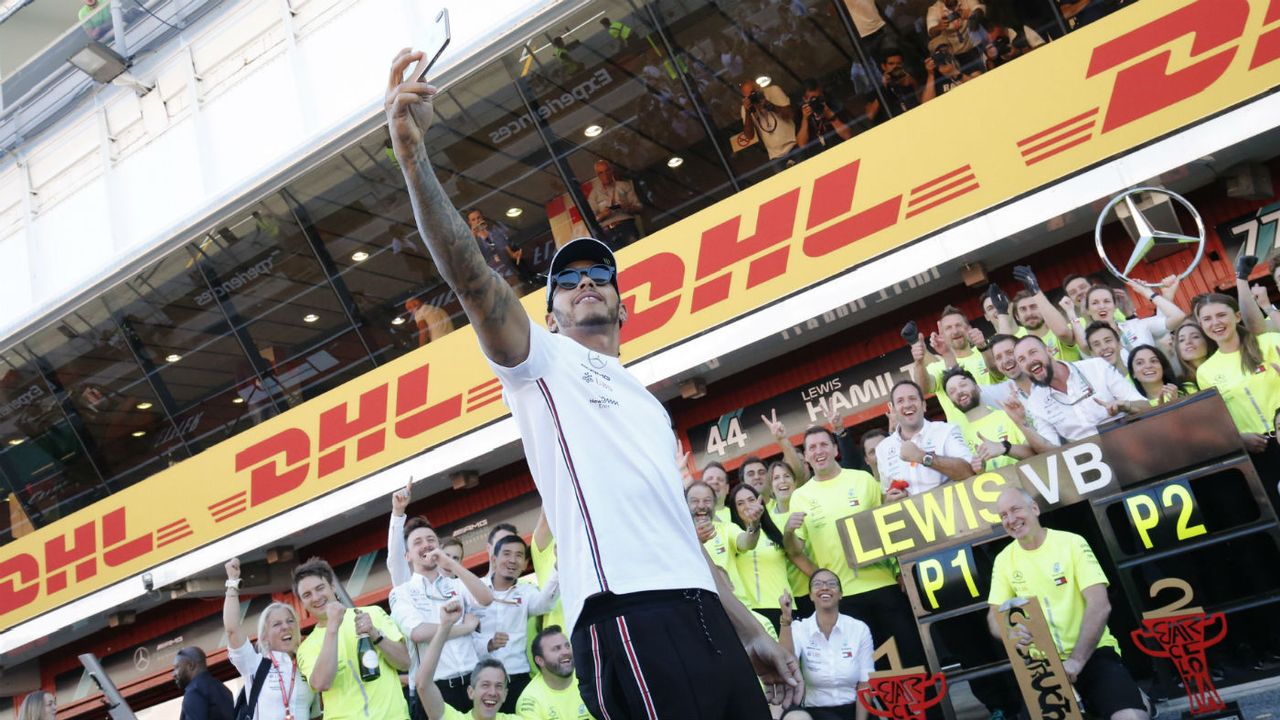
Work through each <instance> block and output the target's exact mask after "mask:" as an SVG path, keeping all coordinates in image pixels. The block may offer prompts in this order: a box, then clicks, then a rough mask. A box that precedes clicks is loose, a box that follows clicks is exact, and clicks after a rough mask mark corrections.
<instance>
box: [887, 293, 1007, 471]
mask: <svg viewBox="0 0 1280 720" xmlns="http://www.w3.org/2000/svg"><path fill="white" fill-rule="evenodd" d="M902 336H903V337H904V338H907V337H913V338H914V339H915V342H910V340H909V341H908V342H910V345H911V357H912V360H913V362H912V365H911V371H910V373H911V380H912V381H914V382H915V384H916V385H917V386H919V387H921V388H922V389H923V390H924V391H925V392H926V393H937V395H938V397H939V398H942V397H944V396H945V395H946V393H944V392H943V390H942V373H944V372H946V370H947V368H949V367H955V366H959V367H962V368H964V369H965V370H968V371H969V374H971V375H973V376H974V377H975V378H978V381H979V382H980V383H981V384H983V385H990V384H992V383H993V382H995V378H994V377H993V376H992V375H991V372H990V371H989V370H988V369H987V361H986V358H984V357H983V353H985V352H987V350H988V349H989V348H988V346H987V345H985V344H984V343H985V339H984V338H983V336H982V331H981V330H979V329H977V328H975V327H973V326H972V325H970V324H969V319H968V318H967V317H965V314H964V313H963V312H962V311H961V310H960V309H959V308H957V307H955V306H952V305H948V306H946V307H945V308H943V309H942V315H941V316H939V318H938V331H937V332H935V333H932V334H930V335H929V339H928V348H927V349H931V350H932V351H933V353H934V355H936V356H937V357H938V358H940V359H938V360H935V361H933V362H931V363H929V364H928V365H927V366H926V365H925V363H926V362H928V359H929V353H928V352H927V349H926V345H925V339H924V336H923V335H921V334H920V333H919V332H918V330H917V329H916V324H915V322H914V321H912V322H910V323H908V324H907V326H906V327H904V328H903V329H902ZM942 411H943V412H944V413H946V416H947V420H949V421H951V422H959V421H960V420H961V419H962V417H961V415H960V414H959V413H958V412H957V411H956V409H955V408H954V407H952V406H951V404H950V403H948V402H943V403H942ZM882 477H883V476H882Z"/></svg>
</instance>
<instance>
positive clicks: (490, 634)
mask: <svg viewBox="0 0 1280 720" xmlns="http://www.w3.org/2000/svg"><path fill="white" fill-rule="evenodd" d="M492 558H493V559H492V563H493V565H492V567H493V572H491V573H489V576H488V577H486V578H485V579H484V580H482V581H481V582H483V583H484V584H485V585H486V586H488V587H489V589H490V591H491V592H492V593H493V602H492V603H490V604H489V606H488V607H484V608H478V609H477V610H476V611H475V614H476V617H478V618H479V619H480V630H479V633H480V635H479V642H480V643H481V645H482V647H483V648H484V650H485V652H486V653H488V657H491V658H493V659H495V660H497V661H498V662H501V663H502V667H504V668H505V669H506V671H507V699H506V701H504V702H503V704H502V712H515V711H516V699H517V698H519V697H520V693H521V691H523V690H524V688H525V686H526V685H528V684H529V659H528V657H527V656H526V655H525V639H526V638H527V637H528V634H529V618H530V617H535V616H538V615H545V614H547V612H548V611H550V610H551V608H552V607H554V606H555V604H556V599H557V598H559V597H560V582H559V577H558V575H557V574H556V573H554V572H553V573H552V575H551V578H550V579H549V580H547V582H546V584H545V585H543V586H542V589H538V587H537V586H536V585H531V584H529V583H517V582H516V581H517V580H519V579H520V575H521V574H523V573H524V570H525V567H526V566H527V565H528V562H529V560H528V558H529V549H528V546H527V545H525V542H524V540H523V539H522V538H521V537H520V536H519V535H504V536H503V537H502V538H500V539H499V540H498V541H497V542H495V543H494V544H493V554H492Z"/></svg>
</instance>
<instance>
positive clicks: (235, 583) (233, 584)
mask: <svg viewBox="0 0 1280 720" xmlns="http://www.w3.org/2000/svg"><path fill="white" fill-rule="evenodd" d="M223 585H224V586H226V588H227V589H228V590H239V589H240V578H234V579H233V578H227V581H226V582H225V583H223Z"/></svg>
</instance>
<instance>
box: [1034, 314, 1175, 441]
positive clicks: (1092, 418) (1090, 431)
mask: <svg viewBox="0 0 1280 720" xmlns="http://www.w3.org/2000/svg"><path fill="white" fill-rule="evenodd" d="M1014 353H1015V354H1016V355H1017V358H1018V365H1019V366H1021V367H1022V371H1023V372H1024V373H1026V374H1027V377H1029V378H1030V379H1031V382H1032V384H1033V385H1034V386H1035V387H1034V388H1033V389H1032V391H1031V397H1030V398H1028V400H1027V403H1026V409H1027V412H1028V413H1029V414H1030V416H1031V418H1032V420H1033V424H1034V425H1035V428H1036V432H1038V433H1040V435H1041V436H1043V437H1044V438H1045V439H1046V440H1048V441H1049V442H1052V443H1054V444H1059V445H1060V444H1062V443H1064V442H1074V441H1076V440H1080V439H1082V438H1086V437H1088V436H1090V435H1095V434H1097V432H1098V426H1099V425H1101V424H1102V423H1104V422H1108V421H1110V420H1114V419H1116V418H1118V417H1120V416H1121V415H1123V414H1125V413H1136V412H1142V411H1143V410H1147V409H1149V408H1150V407H1151V405H1150V404H1149V403H1148V402H1147V399H1146V398H1144V397H1142V394H1141V393H1139V392H1138V390H1137V389H1136V388H1135V387H1134V386H1133V383H1131V382H1129V381H1128V380H1126V379H1125V377H1124V376H1123V375H1121V374H1120V373H1119V372H1117V371H1116V369H1115V368H1114V367H1112V366H1111V365H1110V364H1108V363H1107V361H1106V360H1102V359H1100V358H1087V359H1085V360H1077V361H1075V362H1063V361H1061V360H1054V359H1053V358H1051V357H1050V356H1049V350H1048V348H1046V347H1045V344H1044V341H1043V340H1041V339H1040V338H1038V337H1036V336H1035V335H1028V336H1026V337H1024V338H1020V339H1019V340H1018V343H1017V345H1015V346H1014Z"/></svg>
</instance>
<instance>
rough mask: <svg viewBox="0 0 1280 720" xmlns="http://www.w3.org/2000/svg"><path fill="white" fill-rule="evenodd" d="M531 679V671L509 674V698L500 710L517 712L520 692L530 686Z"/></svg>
mask: <svg viewBox="0 0 1280 720" xmlns="http://www.w3.org/2000/svg"><path fill="white" fill-rule="evenodd" d="M529 679H530V677H529V673H516V674H515V675H507V699H506V700H505V701H503V703H502V707H500V708H498V712H504V713H511V714H512V715H514V714H515V712H516V702H517V701H519V700H520V693H522V692H524V689H525V688H526V687H528V686H529Z"/></svg>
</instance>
